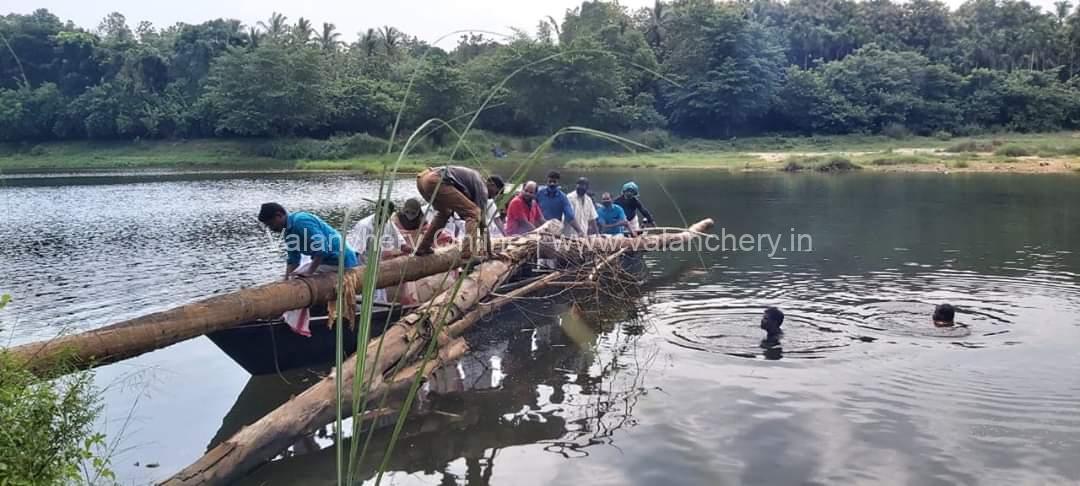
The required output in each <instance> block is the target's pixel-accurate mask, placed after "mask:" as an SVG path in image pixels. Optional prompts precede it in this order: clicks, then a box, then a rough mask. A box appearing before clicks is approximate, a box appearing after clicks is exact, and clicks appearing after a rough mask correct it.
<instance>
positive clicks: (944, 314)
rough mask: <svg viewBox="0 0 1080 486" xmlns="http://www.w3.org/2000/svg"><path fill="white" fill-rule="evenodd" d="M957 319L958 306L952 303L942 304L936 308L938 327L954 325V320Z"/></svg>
mask: <svg viewBox="0 0 1080 486" xmlns="http://www.w3.org/2000/svg"><path fill="white" fill-rule="evenodd" d="M954 319H956V308H955V307H953V306H952V304H941V305H939V306H937V307H935V308H934V325H935V326H938V327H949V326H952V325H953V320H954Z"/></svg>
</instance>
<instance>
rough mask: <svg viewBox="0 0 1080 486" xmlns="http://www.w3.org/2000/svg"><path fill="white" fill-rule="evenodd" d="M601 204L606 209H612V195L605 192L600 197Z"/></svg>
mask: <svg viewBox="0 0 1080 486" xmlns="http://www.w3.org/2000/svg"><path fill="white" fill-rule="evenodd" d="M600 204H603V205H604V207H605V208H610V207H611V193H610V192H605V193H603V194H601V195H600Z"/></svg>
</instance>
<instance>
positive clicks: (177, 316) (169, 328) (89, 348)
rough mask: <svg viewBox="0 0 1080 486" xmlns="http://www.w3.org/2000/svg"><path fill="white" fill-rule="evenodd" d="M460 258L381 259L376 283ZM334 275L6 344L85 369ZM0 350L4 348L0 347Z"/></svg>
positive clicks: (31, 365)
mask: <svg viewBox="0 0 1080 486" xmlns="http://www.w3.org/2000/svg"><path fill="white" fill-rule="evenodd" d="M461 263H462V262H461V261H460V252H459V250H458V249H457V248H456V247H455V248H449V249H445V250H441V251H438V252H436V253H435V254H434V255H427V256H409V257H400V258H394V259H390V260H386V261H384V262H382V263H380V266H379V276H378V280H377V281H376V286H377V287H378V288H384V287H391V286H394V285H397V284H398V282H400V281H402V280H404V281H412V280H416V279H419V278H423V277H427V276H429V275H435V274H438V273H442V272H446V271H448V270H450V269H452V268H454V267H456V266H458V265H460V264H461ZM363 276H364V267H358V268H354V269H352V270H350V271H348V272H347V273H346V274H345V278H348V279H352V280H353V281H355V283H356V288H357V291H360V290H361V288H362V287H363V285H362V284H361V282H362V281H363ZM336 286H337V275H336V274H320V275H315V276H313V277H309V278H301V279H291V280H284V281H280V282H273V283H269V284H264V285H260V286H257V287H252V288H249V289H244V290H239V291H236V292H230V293H228V294H224V295H218V296H215V297H210V298H208V299H203V300H200V301H198V302H193V303H190V304H186V305H182V306H179V307H175V308H173V309H169V310H166V311H161V312H155V313H153V314H149V315H145V316H142V317H136V318H134V319H130V320H127V321H124V322H119V323H116V324H111V325H108V326H105V327H101V328H98V329H94V330H91V331H86V332H83V333H79V334H72V335H68V336H59V337H56V338H53V339H48V340H45V341H40V342H35V343H29V344H24V345H21V346H15V347H12V348H8V349H7V350H6V352H7V353H8V354H9V355H10V357H11V358H13V359H14V360H15V362H16V363H22V364H24V365H25V366H26V367H27V368H28V369H30V370H31V371H33V372H35V373H43V372H50V371H52V370H55V369H56V368H57V366H58V365H62V366H63V369H65V370H76V369H86V368H92V367H95V366H101V365H106V364H109V363H114V362H116V361H121V360H124V359H127V358H132V357H135V356H138V355H140V354H143V353H147V352H150V351H153V350H156V349H160V348H163V347H166V346H169V345H172V344H176V343H179V342H181V341H185V340H188V339H191V338H194V337H198V336H201V335H203V334H208V333H211V332H215V331H220V330H222V329H227V328H229V327H232V326H235V325H238V324H241V323H244V322H249V321H253V320H256V319H270V318H274V317H277V316H280V315H281V314H282V313H283V312H285V311H288V310H291V309H300V308H303V307H308V306H310V305H313V304H319V303H323V302H326V301H327V300H328V299H329V298H331V297H333V296H334V295H335V289H336ZM0 352H3V351H0Z"/></svg>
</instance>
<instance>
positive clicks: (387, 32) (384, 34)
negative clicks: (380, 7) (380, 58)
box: [379, 25, 401, 57]
mask: <svg viewBox="0 0 1080 486" xmlns="http://www.w3.org/2000/svg"><path fill="white" fill-rule="evenodd" d="M379 37H381V39H382V42H383V48H385V49H386V55H387V56H391V57H393V55H394V53H396V52H397V48H398V44H399V43H400V42H399V40H400V38H401V32H399V31H398V30H397V29H395V28H393V27H390V26H389V25H387V26H384V27H383V28H382V29H381V30H380V31H379Z"/></svg>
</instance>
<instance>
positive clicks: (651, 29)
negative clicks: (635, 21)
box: [645, 0, 668, 52]
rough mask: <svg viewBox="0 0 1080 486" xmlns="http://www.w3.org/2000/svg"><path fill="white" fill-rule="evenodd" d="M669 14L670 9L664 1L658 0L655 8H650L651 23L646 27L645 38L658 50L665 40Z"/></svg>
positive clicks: (654, 5)
mask: <svg viewBox="0 0 1080 486" xmlns="http://www.w3.org/2000/svg"><path fill="white" fill-rule="evenodd" d="M667 16H668V10H667V8H665V7H664V2H663V1H661V0H656V2H655V3H654V4H653V8H650V9H649V25H648V26H646V27H645V39H646V41H648V43H649V45H650V46H652V48H653V50H655V51H657V52H659V50H660V44H661V43H662V42H663V41H664V24H665V23H666V22H667Z"/></svg>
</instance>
